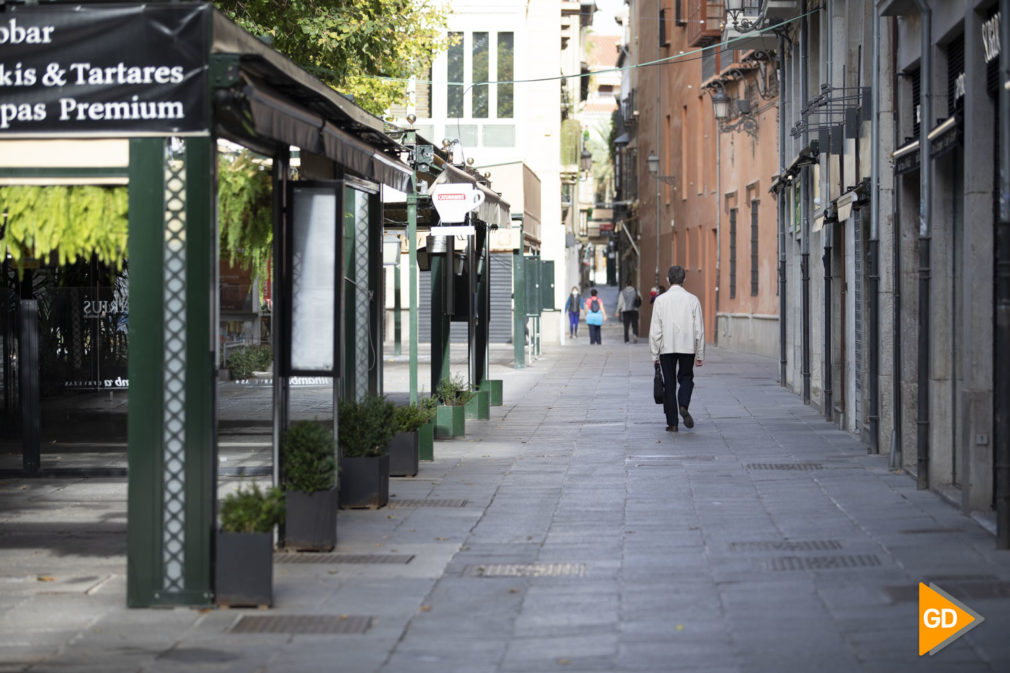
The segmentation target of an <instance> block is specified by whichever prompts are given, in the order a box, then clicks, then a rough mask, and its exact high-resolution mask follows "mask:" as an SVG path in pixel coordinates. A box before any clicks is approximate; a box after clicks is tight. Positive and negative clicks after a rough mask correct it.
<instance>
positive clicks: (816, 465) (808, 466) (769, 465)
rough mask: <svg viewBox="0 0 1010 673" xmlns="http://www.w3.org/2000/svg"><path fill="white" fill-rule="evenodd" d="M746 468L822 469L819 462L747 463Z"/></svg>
mask: <svg viewBox="0 0 1010 673" xmlns="http://www.w3.org/2000/svg"><path fill="white" fill-rule="evenodd" d="M744 468H746V469H748V470H823V469H824V466H823V465H821V464H820V463H749V464H747V465H744Z"/></svg>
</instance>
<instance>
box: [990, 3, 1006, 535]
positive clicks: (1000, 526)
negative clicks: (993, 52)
mask: <svg viewBox="0 0 1010 673" xmlns="http://www.w3.org/2000/svg"><path fill="white" fill-rule="evenodd" d="M999 4H1000V28H999V32H1000V44H1001V45H1002V47H1001V48H1000V54H999V75H1000V77H999V81H1000V82H1004V83H1005V82H1007V81H1010V52H1008V50H1007V49H1008V48H1010V2H1008V0H1000V3H999ZM999 125H1000V126H999V129H1000V131H999V185H1000V189H999V193H1000V200H999V223H998V224H997V229H996V283H995V288H994V291H995V300H996V315H995V316H994V318H995V320H994V323H995V325H996V335H995V343H997V344H1006V343H1010V91H1008V90H1007V88H1006V85H1005V84H1004V86H1001V87H1000V88H999ZM993 360H994V362H993V365H994V369H993V375H994V376H993V379H994V389H993V407H994V409H993V411H994V412H995V414H994V415H995V422H994V424H993V425H994V430H995V436H994V440H995V455H994V456H993V458H994V460H995V463H996V547H997V549H1010V358H1007V357H1006V356H1005V354H1002V356H1001V354H1000V353H994V355H993Z"/></svg>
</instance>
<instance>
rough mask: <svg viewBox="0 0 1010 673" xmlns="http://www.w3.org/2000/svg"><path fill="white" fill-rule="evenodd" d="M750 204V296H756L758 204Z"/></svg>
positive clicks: (755, 201)
mask: <svg viewBox="0 0 1010 673" xmlns="http://www.w3.org/2000/svg"><path fill="white" fill-rule="evenodd" d="M759 203H760V201H758V200H757V199H755V200H753V201H751V202H750V296H752V297H756V296H758V204H759Z"/></svg>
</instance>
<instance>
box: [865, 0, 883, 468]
mask: <svg viewBox="0 0 1010 673" xmlns="http://www.w3.org/2000/svg"><path fill="white" fill-rule="evenodd" d="M870 90H871V95H872V97H873V101H872V104H871V106H870V107H871V109H872V111H871V115H872V117H871V119H870V148H871V150H870V151H871V152H872V154H871V155H870V249H869V250H868V251H867V273H866V279H867V281H869V283H868V285H869V287H868V288H867V291H868V292H869V295H870V296H869V298H870V310H869V313H870V315H869V318H870V325H869V327H870V338H869V342H870V343H869V346H870V347H869V351H870V352H869V355H870V363H869V364H870V372H869V382H868V383H869V399H868V400H867V402H868V404H869V407H870V409H869V412H870V413H869V415H868V416H869V417H868V419H867V420H869V422H870V449H869V452H870V453H880V353H879V352H878V350H877V349H878V348H879V346H880V7H879V6H877V5H874V10H873V78H872V83H871V87H870Z"/></svg>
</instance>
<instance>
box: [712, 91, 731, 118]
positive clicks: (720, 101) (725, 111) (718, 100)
mask: <svg viewBox="0 0 1010 673" xmlns="http://www.w3.org/2000/svg"><path fill="white" fill-rule="evenodd" d="M712 113H713V115H715V118H716V121H718V122H719V123H720V125H721V124H722V122H724V121H726V120H727V119H729V96H727V95H726V92H725V91H724V90H722V89H718V90H716V91H715V92H713V93H712Z"/></svg>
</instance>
